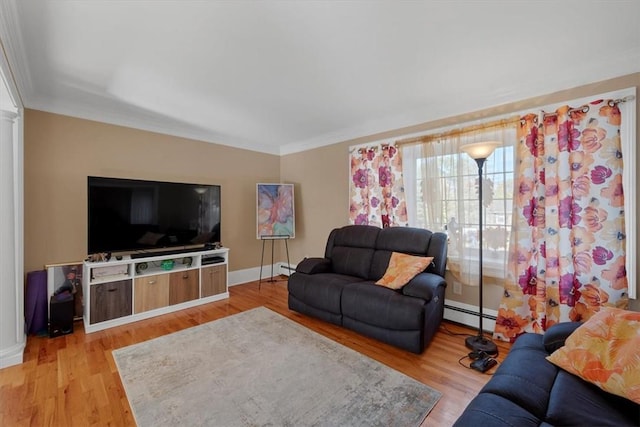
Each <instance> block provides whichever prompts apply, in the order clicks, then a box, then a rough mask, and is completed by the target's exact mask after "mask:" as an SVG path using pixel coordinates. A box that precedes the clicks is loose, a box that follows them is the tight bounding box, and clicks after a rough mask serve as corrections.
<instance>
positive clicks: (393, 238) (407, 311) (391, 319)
mask: <svg viewBox="0 0 640 427" xmlns="http://www.w3.org/2000/svg"><path fill="white" fill-rule="evenodd" d="M392 252H402V253H406V254H410V255H418V256H430V257H433V262H432V263H431V265H429V266H428V267H427V269H426V270H425V271H424V272H422V273H419V274H418V275H417V276H416V277H414V278H413V279H412V280H411V281H410V282H409V283H408V284H407V285H405V286H404V287H403V288H401V289H400V290H393V289H389V288H387V287H384V286H378V285H376V284H375V283H374V282H376V281H377V280H379V279H380V278H381V277H382V276H383V275H384V273H385V271H386V269H387V266H388V264H389V259H390V257H391V254H392ZM446 259H447V236H446V235H445V234H444V233H432V232H431V231H429V230H425V229H419V228H410V227H391V228H385V229H381V228H378V227H373V226H365V225H350V226H346V227H342V228H337V229H334V230H333V231H331V233H330V234H329V238H328V240H327V246H326V249H325V254H324V257H323V258H306V259H304V260H303V261H302V262H300V263H299V264H298V265H297V267H296V271H295V272H294V273H293V274H292V275H291V276H290V277H289V282H288V291H289V300H288V302H289V308H290V309H291V310H294V311H297V312H299V313H303V314H306V315H309V316H313V317H316V318H319V319H322V320H325V321H327V322H331V323H334V324H336V325H341V326H343V327H345V328H349V329H352V330H354V331H357V332H359V333H361V334H363V335H366V336H369V337H372V338H375V339H378V340H380V341H383V342H385V343H388V344H391V345H394V346H397V347H400V348H403V349H405V350H408V351H411V352H414V353H421V352H422V351H423V350H424V349H425V347H426V346H427V345H428V344H429V342H430V341H431V338H432V337H433V335H434V334H435V332H436V331H437V330H438V327H439V326H440V322H441V321H442V316H443V313H444V289H445V287H446V282H445V280H444V272H445V266H446Z"/></svg>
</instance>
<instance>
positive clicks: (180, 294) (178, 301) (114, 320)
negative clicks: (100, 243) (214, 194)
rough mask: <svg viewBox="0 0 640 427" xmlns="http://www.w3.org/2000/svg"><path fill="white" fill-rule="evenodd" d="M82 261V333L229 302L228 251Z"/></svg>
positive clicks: (212, 250) (150, 254)
mask: <svg viewBox="0 0 640 427" xmlns="http://www.w3.org/2000/svg"><path fill="white" fill-rule="evenodd" d="M138 256H139V255H137V257H136V258H132V257H131V256H129V255H126V256H123V257H122V259H116V258H115V257H114V258H111V259H110V260H109V261H100V262H89V261H85V263H84V268H83V276H82V277H83V287H82V291H83V294H84V328H85V331H86V332H87V333H90V332H95V331H99V330H102V329H106V328H110V327H113V326H118V325H124V324H126V323H130V322H135V321H137V320H142V319H147V318H149V317H154V316H158V315H161V314H165V313H171V312H173V311H177V310H182V309H185V308H188V307H194V306H196V305H200V304H205V303H208V302H212V301H218V300H221V299H225V298H228V297H229V291H228V288H227V285H228V283H227V275H228V274H227V273H228V261H229V249H227V248H220V249H211V250H198V249H194V250H193V251H192V252H179V253H174V254H169V255H167V254H162V255H157V254H153V253H151V252H150V253H148V254H145V256H144V257H138Z"/></svg>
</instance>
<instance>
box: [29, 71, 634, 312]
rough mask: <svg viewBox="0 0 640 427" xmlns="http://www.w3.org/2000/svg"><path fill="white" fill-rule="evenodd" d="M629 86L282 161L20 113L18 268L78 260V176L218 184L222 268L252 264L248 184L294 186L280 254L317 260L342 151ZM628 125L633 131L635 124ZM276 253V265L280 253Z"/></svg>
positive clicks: (332, 220)
mask: <svg viewBox="0 0 640 427" xmlns="http://www.w3.org/2000/svg"><path fill="white" fill-rule="evenodd" d="M633 86H635V87H640V73H635V74H631V75H627V76H623V77H620V78H616V79H611V80H607V81H603V82H599V83H594V84H591V85H587V86H582V87H578V88H574V89H568V90H564V91H561V92H556V93H553V94H548V95H544V96H539V97H536V98H531V99H528V100H523V101H520V102H516V103H511V104H507V105H503V106H499V107H495V108H490V109H487V110H482V111H478V112H475V113H471V114H465V115H460V116H456V117H450V118H447V119H443V120H438V121H433V122H426V123H422V124H419V125H416V126H412V127H408V128H403V129H398V130H392V131H389V132H385V133H383V134H376V135H371V136H365V137H362V138H358V139H354V140H349V141H344V142H341V143H338V144H334V145H331V146H327V147H322V148H318V149H313V150H309V151H305V152H302V153H295V154H289V155H285V156H282V157H278V156H272V155H268V154H261V153H256V152H252V151H247V150H240V149H234V148H229V147H225V146H220V145H215V144H209V143H205V142H199V141H193V140H188V139H183V138H177V137H172V136H167V135H161V134H156V133H152V132H145V131H140V130H135V129H130V128H125V127H120V126H113V125H108V124H104V123H98V122H92V121H88V120H82V119H76V118H71V117H66V116H61V115H56V114H50V113H45V112H41V111H35V110H27V111H26V113H25V115H26V117H25V271H31V270H34V269H39V268H42V266H43V265H44V264H48V263H56V262H69V261H76V260H80V259H83V258H84V257H85V256H86V239H87V235H86V233H87V217H86V177H87V175H99V176H116V177H128V178H139V179H155V180H168V181H178V182H196V183H198V182H202V183H204V184H220V185H222V241H223V244H224V245H225V246H228V247H229V248H231V254H230V270H231V271H234V270H240V269H244V268H251V267H256V266H259V264H260V249H261V246H260V243H259V242H258V241H256V239H255V185H256V183H257V182H285V183H293V184H295V202H296V238H295V239H292V240H291V241H290V242H289V249H290V258H291V262H292V263H297V262H299V261H300V260H301V259H302V258H303V257H304V256H322V254H323V252H324V246H325V243H326V238H327V235H328V233H329V231H330V230H331V229H332V228H334V227H339V226H342V225H345V224H346V223H347V221H348V209H349V208H348V207H349V203H348V182H349V176H348V147H349V146H351V145H356V144H361V143H366V142H371V141H378V140H384V139H387V138H388V139H390V140H394V139H396V138H398V137H400V136H402V135H407V134H412V133H416V132H427V131H429V130H431V129H436V128H440V127H443V126H448V125H454V124H459V123H464V122H468V121H472V120H477V119H481V118H486V117H492V116H496V115H502V114H507V113H511V112H518V111H522V110H526V109H529V108H536V107H540V106H544V105H548V104H553V103H558V102H562V101H567V100H571V99H575V98H582V97H587V96H591V95H596V94H599V93H604V92H609V91H613V90H618V89H624V88H628V87H633ZM635 102H637V100H636V101H635ZM638 113H639V115H640V108H638ZM637 122H638V125H639V126H640V117H639V118H638V120H637ZM638 135H640V130H639V131H638ZM638 157H640V150H638ZM636 163H637V164H640V159H636ZM636 188H640V174H638V185H637V187H636ZM636 191H638V190H636ZM638 192H640V191H638ZM638 196H640V194H638V195H637V198H638V199H639V200H640V197H638ZM639 237H640V236H639ZM638 241H639V242H640V238H638ZM279 255H280V260H285V257H284V252H283V251H282V247H280V249H279ZM638 264H640V263H638V262H636V265H638ZM488 281H489V280H488ZM501 294H502V288H501V286H500V285H499V284H495V285H492V284H491V283H490V282H489V283H488V284H487V286H486V289H485V298H486V299H485V301H486V302H487V304H486V305H487V307H489V308H497V306H498V302H499V300H500V296H501ZM447 298H449V299H450V300H456V301H461V302H465V303H468V304H474V305H475V304H476V303H477V288H475V287H466V286H463V293H462V295H454V294H453V293H452V287H451V286H450V287H449V288H448V290H447ZM634 307H635V309H640V304H637V303H634Z"/></svg>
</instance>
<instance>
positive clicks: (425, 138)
mask: <svg viewBox="0 0 640 427" xmlns="http://www.w3.org/2000/svg"><path fill="white" fill-rule="evenodd" d="M634 99H636V97H635V96H633V95H628V96H625V97H624V98H618V99H610V100H608V101H607V102H608V104H609V105H610V106H612V107H613V106H615V105H618V104H620V103H624V102H628V101H632V100H634ZM602 101H604V100H602ZM588 107H589V106H588V104H585V105H583V106H581V107H578V108H572V109H570V110H569V112H573V111H581V110H583V109H584V108H588ZM542 113H543V114H544V115H545V116H551V115H553V114H555V113H547V112H545V111H544V110H542ZM521 119H522V116H520V115H518V116H513V117H510V118H506V119H500V120H494V121H491V122H487V123H479V124H476V125H470V126H465V127H462V128H458V129H452V130H449V131H445V132H438V133H434V134H429V135H421V136H415V137H412V138H407V139H401V140H398V141H396V142H395V145H396V146H402V145H407V144H418V143H423V142H431V141H435V140H438V139H444V138H448V137H452V136H458V135H462V134H465V133H470V132H477V131H482V130H485V129H492V128H499V127H507V126H509V125H512V124H518V123H520V120H521Z"/></svg>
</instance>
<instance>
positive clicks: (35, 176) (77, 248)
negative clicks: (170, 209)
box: [24, 110, 280, 271]
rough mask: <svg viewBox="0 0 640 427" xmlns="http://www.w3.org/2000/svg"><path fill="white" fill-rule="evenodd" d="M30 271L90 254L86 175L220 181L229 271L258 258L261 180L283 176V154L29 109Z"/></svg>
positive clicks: (27, 233)
mask: <svg viewBox="0 0 640 427" xmlns="http://www.w3.org/2000/svg"><path fill="white" fill-rule="evenodd" d="M24 147H25V149H24V157H25V160H24V164H25V166H24V169H25V192H24V193H25V201H24V204H25V209H24V210H25V225H24V228H25V246H24V247H25V271H31V270H36V269H41V268H42V267H43V265H45V264H49V263H58V262H71V261H79V260H82V259H84V258H85V257H86V256H87V176H88V175H94V176H109V177H119V178H136V179H149V180H160V181H175V182H189V183H202V184H220V185H221V186H222V200H221V203H222V220H221V225H222V243H223V244H224V245H225V246H227V247H229V248H230V249H231V251H230V254H229V257H230V265H229V269H230V270H231V271H234V270H240V269H244V268H250V267H255V266H259V265H260V249H261V246H260V243H259V241H257V240H256V237H255V236H256V225H255V224H256V216H255V215H256V214H255V212H256V201H255V200H256V183H257V182H278V181H279V178H280V169H279V168H280V158H279V156H274V155H269V154H261V153H257V152H253V151H247V150H240V149H236V148H230V147H226V146H221V145H215V144H210V143H206V142H200V141H193V140H188V139H184V138H178V137H173V136H167V135H161V134H157V133H152V132H146V131H140V130H135V129H131V128H126V127H121V126H114V125H109V124H105V123H99V122H94V121H89V120H83V119H77V118H72V117H67V116H62V115H57V114H50V113H45V112H42V111H36V110H26V111H25V133H24Z"/></svg>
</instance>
